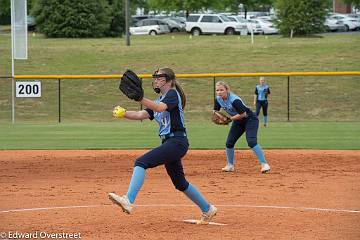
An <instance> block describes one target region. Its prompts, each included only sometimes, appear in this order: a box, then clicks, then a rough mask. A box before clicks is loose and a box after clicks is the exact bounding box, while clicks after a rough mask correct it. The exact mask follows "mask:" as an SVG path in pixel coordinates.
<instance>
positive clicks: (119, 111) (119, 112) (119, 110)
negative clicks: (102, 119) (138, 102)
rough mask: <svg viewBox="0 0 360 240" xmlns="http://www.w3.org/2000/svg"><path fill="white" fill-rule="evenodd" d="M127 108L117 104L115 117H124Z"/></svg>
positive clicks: (114, 112)
mask: <svg viewBox="0 0 360 240" xmlns="http://www.w3.org/2000/svg"><path fill="white" fill-rule="evenodd" d="M125 113H126V109H125V108H122V107H120V106H116V107H115V108H114V110H113V117H114V118H123V117H125Z"/></svg>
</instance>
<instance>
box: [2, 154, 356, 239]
mask: <svg viewBox="0 0 360 240" xmlns="http://www.w3.org/2000/svg"><path fill="white" fill-rule="evenodd" d="M144 152H145V151H141V150H134V151H133V150H132V151H110V150H109V151H108V150H104V151H82V150H76V151H0V164H1V165H0V166H1V167H0V188H1V193H0V239H1V238H6V234H9V232H10V233H11V234H13V236H14V234H16V233H15V232H18V234H20V233H28V234H29V233H32V234H38V235H37V236H38V238H40V234H42V235H41V236H45V235H44V234H55V233H56V234H63V233H64V234H65V233H67V234H71V233H73V234H80V236H81V239H191V240H196V239H277V240H278V239H354V240H358V239H360V151H322V150H267V151H265V154H266V157H267V160H268V161H269V163H270V165H271V167H272V170H271V173H270V174H265V175H264V174H261V173H260V167H259V164H258V162H257V160H256V158H255V157H254V156H253V154H252V152H250V151H237V152H236V156H235V158H236V172H235V173H227V174H226V173H222V172H221V171H220V169H221V167H223V166H224V163H225V151H215V150H214V151H205V150H204V151H197V150H192V151H189V152H188V154H187V155H186V157H185V159H184V161H183V164H184V168H185V173H186V176H187V179H188V180H189V181H190V182H192V183H193V184H194V185H196V186H197V187H198V188H199V189H200V191H201V192H202V193H203V194H204V195H205V196H206V198H207V199H209V200H210V201H211V202H212V203H214V204H215V205H217V206H218V209H219V212H218V215H217V216H216V217H215V218H214V221H215V222H218V223H224V224H227V225H226V226H214V225H193V224H189V223H184V222H183V220H185V219H198V218H199V217H200V211H199V210H198V209H197V208H196V207H195V206H193V205H192V203H191V202H190V201H189V200H188V199H187V198H186V197H185V196H183V194H182V193H181V192H178V191H176V190H175V189H174V188H173V186H172V184H171V181H170V179H169V177H168V176H167V174H166V171H165V169H164V168H163V167H158V168H155V169H151V170H148V171H147V175H146V178H145V184H144V186H143V188H142V190H141V191H140V193H139V195H138V198H137V200H136V205H138V206H137V207H136V208H135V211H134V214H132V215H126V214H124V213H122V212H121V210H120V209H119V208H118V207H116V206H114V205H112V204H111V202H110V201H109V200H108V198H107V193H108V192H111V191H116V192H117V193H121V194H122V193H125V192H126V190H127V186H128V183H129V180H130V177H131V174H132V166H133V162H134V159H135V158H136V157H137V156H139V155H140V154H142V153H144ZM33 236H36V235H33ZM62 236H64V235H62ZM74 236H79V235H74ZM74 236H72V237H74ZM56 237H57V238H55V239H60V238H61V236H60V235H58V236H56ZM63 238H64V237H63ZM68 239H70V235H68Z"/></svg>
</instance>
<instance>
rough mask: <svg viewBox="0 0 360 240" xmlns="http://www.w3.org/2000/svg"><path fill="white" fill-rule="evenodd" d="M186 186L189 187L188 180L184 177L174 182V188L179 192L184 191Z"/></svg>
mask: <svg viewBox="0 0 360 240" xmlns="http://www.w3.org/2000/svg"><path fill="white" fill-rule="evenodd" d="M188 187H189V182H188V181H186V180H185V179H184V180H182V181H178V182H177V183H176V184H175V188H176V189H177V190H179V191H181V192H183V191H185V190H186V189H187V188H188Z"/></svg>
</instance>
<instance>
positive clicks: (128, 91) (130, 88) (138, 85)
mask: <svg viewBox="0 0 360 240" xmlns="http://www.w3.org/2000/svg"><path fill="white" fill-rule="evenodd" d="M119 89H120V90H121V92H123V93H124V94H125V95H126V96H127V97H128V98H130V99H132V100H135V101H141V100H142V99H143V97H144V90H143V88H142V81H141V79H140V78H139V77H138V76H137V75H136V73H134V72H133V71H131V70H129V69H128V70H127V71H126V72H125V73H124V74H123V76H122V77H121V81H120V86H119Z"/></svg>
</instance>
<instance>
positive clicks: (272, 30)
mask: <svg viewBox="0 0 360 240" xmlns="http://www.w3.org/2000/svg"><path fill="white" fill-rule="evenodd" d="M249 22H251V23H255V24H259V25H260V26H261V29H262V34H277V33H279V29H277V28H276V26H275V25H274V24H273V23H272V22H269V21H266V20H263V19H250V20H249Z"/></svg>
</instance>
